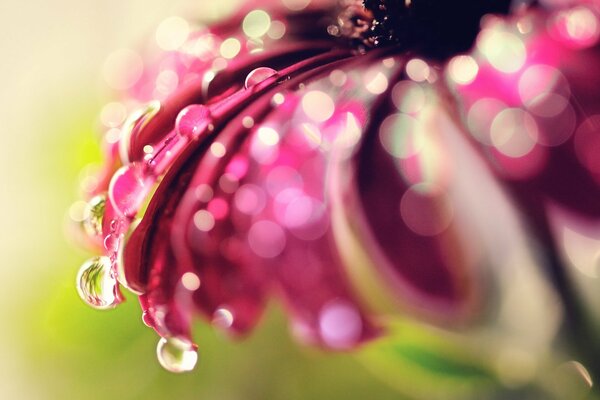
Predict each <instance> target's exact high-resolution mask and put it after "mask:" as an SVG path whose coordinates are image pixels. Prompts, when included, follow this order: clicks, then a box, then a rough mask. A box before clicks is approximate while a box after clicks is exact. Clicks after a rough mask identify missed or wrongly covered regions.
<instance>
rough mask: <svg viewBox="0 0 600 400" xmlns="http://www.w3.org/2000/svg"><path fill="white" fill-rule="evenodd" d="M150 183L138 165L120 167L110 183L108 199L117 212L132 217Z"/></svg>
mask: <svg viewBox="0 0 600 400" xmlns="http://www.w3.org/2000/svg"><path fill="white" fill-rule="evenodd" d="M152 182H153V180H152V179H151V178H150V177H149V176H146V175H145V174H144V171H143V168H142V167H141V166H140V165H138V164H131V165H127V166H124V167H121V168H120V169H119V170H118V171H117V172H115V174H114V175H113V177H112V179H111V181H110V185H109V187H108V198H109V199H110V202H111V203H112V206H113V207H114V208H115V210H116V211H117V212H119V213H121V214H122V215H124V216H126V217H133V216H135V214H136V213H137V212H138V210H139V208H140V206H141V204H142V202H143V201H144V199H145V197H146V195H147V194H148V192H149V191H150V188H151V185H152Z"/></svg>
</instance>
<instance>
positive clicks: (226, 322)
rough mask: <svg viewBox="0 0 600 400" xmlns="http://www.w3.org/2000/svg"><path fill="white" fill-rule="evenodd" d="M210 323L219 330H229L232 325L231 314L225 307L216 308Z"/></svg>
mask: <svg viewBox="0 0 600 400" xmlns="http://www.w3.org/2000/svg"><path fill="white" fill-rule="evenodd" d="M212 323H213V325H214V326H216V327H218V328H221V329H228V328H231V325H233V313H232V312H231V311H229V310H228V309H227V308H225V307H221V308H218V309H217V310H216V311H215V313H214V314H213V319H212Z"/></svg>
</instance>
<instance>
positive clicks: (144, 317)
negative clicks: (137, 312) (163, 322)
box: [142, 310, 154, 328]
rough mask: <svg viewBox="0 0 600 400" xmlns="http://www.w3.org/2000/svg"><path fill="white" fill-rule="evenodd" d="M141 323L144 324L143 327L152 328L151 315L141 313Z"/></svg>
mask: <svg viewBox="0 0 600 400" xmlns="http://www.w3.org/2000/svg"><path fill="white" fill-rule="evenodd" d="M142 322H143V323H144V325H146V326H147V327H148V328H152V327H153V326H154V318H152V315H151V314H150V311H148V310H145V311H144V312H143V313H142Z"/></svg>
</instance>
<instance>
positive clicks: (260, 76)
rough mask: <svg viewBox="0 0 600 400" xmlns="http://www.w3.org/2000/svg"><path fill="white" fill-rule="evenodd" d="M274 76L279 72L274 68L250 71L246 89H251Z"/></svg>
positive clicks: (245, 84)
mask: <svg viewBox="0 0 600 400" xmlns="http://www.w3.org/2000/svg"><path fill="white" fill-rule="evenodd" d="M274 75H277V71H276V70H274V69H273V68H269V67H258V68H256V69H253V70H252V71H250V73H249V74H248V75H247V76H246V80H245V81H244V87H245V88H246V89H249V88H251V87H252V86H254V85H257V84H259V83H261V82H262V81H264V80H265V79H267V78H270V77H272V76H274Z"/></svg>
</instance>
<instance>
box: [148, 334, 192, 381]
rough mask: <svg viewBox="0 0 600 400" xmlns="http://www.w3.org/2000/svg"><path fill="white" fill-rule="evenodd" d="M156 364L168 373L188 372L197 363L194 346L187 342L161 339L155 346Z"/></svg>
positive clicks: (179, 339) (171, 338)
mask: <svg viewBox="0 0 600 400" xmlns="http://www.w3.org/2000/svg"><path fill="white" fill-rule="evenodd" d="M156 356H157V357H158V362H159V363H160V365H162V366H163V368H164V369H166V370H167V371H170V372H188V371H191V370H193V369H194V367H195V366H196V362H197V361H198V352H197V350H196V346H194V344H193V343H191V342H190V341H188V340H185V339H181V338H176V337H170V338H161V339H160V340H159V342H158V346H156Z"/></svg>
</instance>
